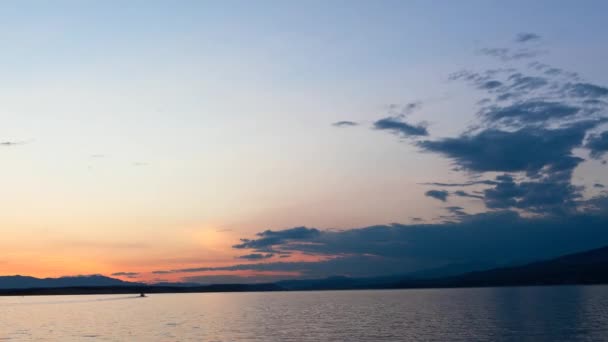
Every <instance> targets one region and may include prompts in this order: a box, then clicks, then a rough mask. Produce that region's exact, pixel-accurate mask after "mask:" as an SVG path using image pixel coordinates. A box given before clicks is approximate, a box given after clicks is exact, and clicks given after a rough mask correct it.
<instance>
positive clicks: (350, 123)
mask: <svg viewBox="0 0 608 342" xmlns="http://www.w3.org/2000/svg"><path fill="white" fill-rule="evenodd" d="M331 125H332V126H335V127H353V126H357V125H359V124H358V123H357V122H354V121H337V122H334V123H332V124H331Z"/></svg>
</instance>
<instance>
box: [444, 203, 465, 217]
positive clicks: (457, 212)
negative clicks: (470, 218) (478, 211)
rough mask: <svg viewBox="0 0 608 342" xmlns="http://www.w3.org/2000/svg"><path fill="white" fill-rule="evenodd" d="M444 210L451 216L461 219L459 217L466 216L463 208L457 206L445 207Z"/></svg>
mask: <svg viewBox="0 0 608 342" xmlns="http://www.w3.org/2000/svg"><path fill="white" fill-rule="evenodd" d="M445 209H446V210H447V211H449V212H450V213H451V214H452V215H454V216H457V217H461V216H466V215H468V214H467V213H466V212H465V211H464V208H463V207H458V206H450V207H445Z"/></svg>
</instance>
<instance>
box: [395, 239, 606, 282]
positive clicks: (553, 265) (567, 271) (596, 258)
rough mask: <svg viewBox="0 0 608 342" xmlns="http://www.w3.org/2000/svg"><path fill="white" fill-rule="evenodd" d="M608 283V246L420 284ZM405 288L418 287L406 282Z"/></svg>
mask: <svg viewBox="0 0 608 342" xmlns="http://www.w3.org/2000/svg"><path fill="white" fill-rule="evenodd" d="M606 283H608V246H606V247H602V248H598V249H593V250H590V251H586V252H581V253H575V254H568V255H564V256H561V257H558V258H555V259H550V260H546V261H539V262H534V263H530V264H527V265H523V266H516V267H503V268H495V269H491V270H486V271H477V272H470V273H465V274H462V275H458V276H453V277H446V278H436V279H431V280H429V281H422V282H418V285H422V286H424V287H427V286H429V287H435V286H440V287H468V286H521V285H560V284H606ZM398 285H401V286H403V287H410V286H412V285H417V284H416V282H411V281H407V280H405V281H403V282H401V283H400V284H398Z"/></svg>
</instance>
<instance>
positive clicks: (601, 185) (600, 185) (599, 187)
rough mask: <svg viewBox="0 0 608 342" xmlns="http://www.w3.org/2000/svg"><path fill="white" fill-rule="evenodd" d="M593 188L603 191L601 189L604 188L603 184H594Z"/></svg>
mask: <svg viewBox="0 0 608 342" xmlns="http://www.w3.org/2000/svg"><path fill="white" fill-rule="evenodd" d="M593 187H594V188H597V189H603V188H605V187H606V186H605V185H604V184H600V183H595V184H593Z"/></svg>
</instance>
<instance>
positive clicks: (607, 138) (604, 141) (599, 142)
mask: <svg viewBox="0 0 608 342" xmlns="http://www.w3.org/2000/svg"><path fill="white" fill-rule="evenodd" d="M585 147H587V148H588V149H589V150H590V155H591V157H592V158H595V159H599V158H601V157H602V156H603V155H604V153H606V152H608V131H605V132H603V133H601V134H597V135H593V136H592V137H590V138H589V140H588V141H587V144H586V145H585Z"/></svg>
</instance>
